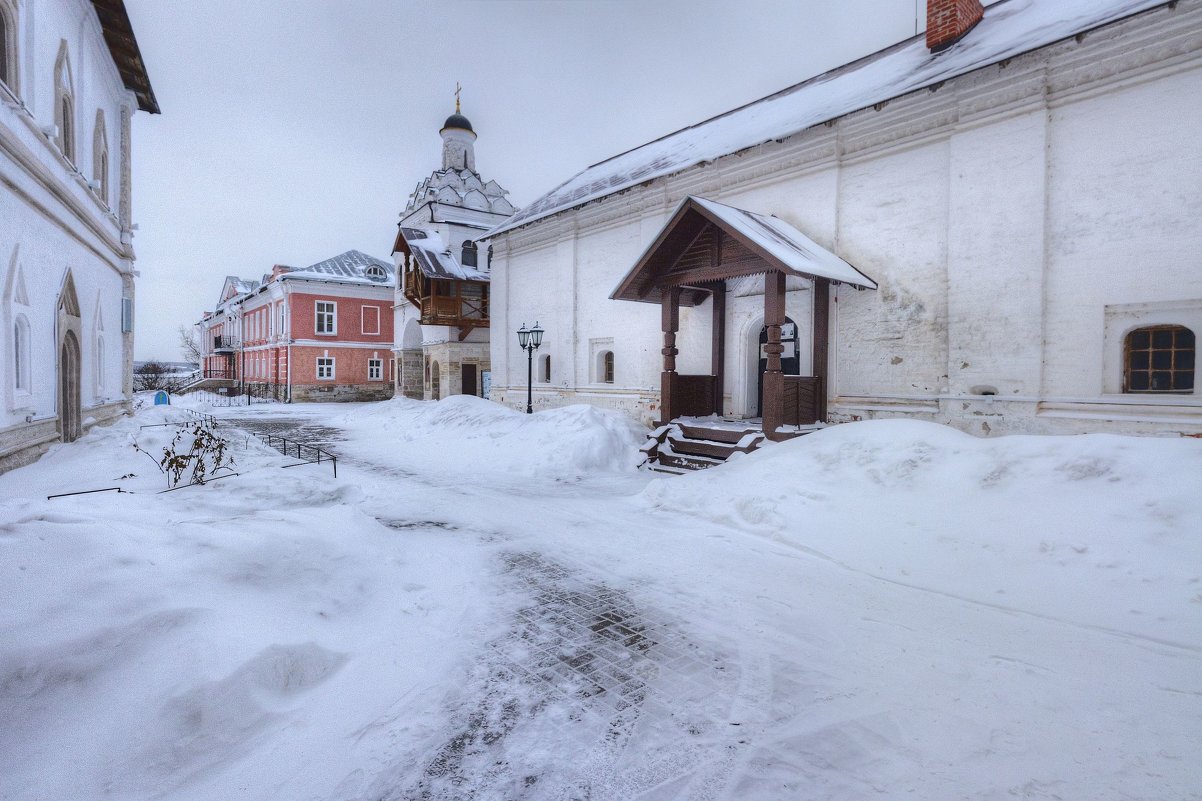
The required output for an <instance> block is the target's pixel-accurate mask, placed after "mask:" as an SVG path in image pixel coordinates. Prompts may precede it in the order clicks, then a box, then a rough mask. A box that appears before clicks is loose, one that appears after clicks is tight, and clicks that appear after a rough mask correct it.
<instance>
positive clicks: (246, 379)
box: [200, 250, 395, 401]
mask: <svg viewBox="0 0 1202 801" xmlns="http://www.w3.org/2000/svg"><path fill="white" fill-rule="evenodd" d="M394 283H395V270H394V268H393V266H392V265H391V264H389V263H388V262H386V261H383V260H382V259H376V258H373V257H371V256H368V255H366V254H363V253H360V252H359V251H357V250H350V251H347V252H346V253H343V254H341V255H339V256H335V257H333V258H330V259H326V260H325V261H321V262H318V263H317V264H314V265H311V266H309V267H304V268H294V267H284V266H281V265H277V266H275V267H273V268H272V271H271V273H270V274H269V275H264V276H263V278H262V280H260V281H247V280H244V279H240V278H237V277H235V276H229V277H227V278H226V279H225V285H224V286H223V287H222V290H221V300H220V301H219V302H218V304H217V309H216V310H215V311H213V312H211V313H207V314H206V315H205V317H204V319H203V320H202V321H201V323H200V327H201V348H202V351H203V352H204V364H203V369H204V373H205V377H206V379H208V380H207V381H206V383H207V384H209V385H210V386H227V387H231V386H238V387H244V386H246V385H248V384H249V385H252V386H253V387H254V389H255V391H257V392H266V393H269V394H272V395H274V396H275V397H277V398H279V399H280V400H287V401H293V400H295V401H322V400H331V401H352V400H384V399H387V398H390V397H392V382H393V363H392V359H391V348H392V341H393V337H392V330H393V326H392V318H393V315H392V299H393V298H392V291H393V285H394Z"/></svg>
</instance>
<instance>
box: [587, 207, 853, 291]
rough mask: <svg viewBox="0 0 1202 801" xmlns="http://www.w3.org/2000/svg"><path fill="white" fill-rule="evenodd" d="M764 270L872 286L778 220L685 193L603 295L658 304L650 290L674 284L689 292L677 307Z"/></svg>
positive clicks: (844, 263) (805, 237)
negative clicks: (714, 284) (711, 288)
mask: <svg viewBox="0 0 1202 801" xmlns="http://www.w3.org/2000/svg"><path fill="white" fill-rule="evenodd" d="M719 254H720V255H719ZM765 272H782V273H785V274H786V276H792V277H794V278H806V279H826V280H828V281H831V282H834V283H837V284H850V285H852V286H856V287H862V288H864V289H876V288H877V285H876V282H875V281H873V280H872V279H871V278H869V277H868V276H866V275H864V274H863V273H862V272H860V271H859V270H857V269H856V268H855V267H852V266H851V265H850V264H848V263H847V262H846V261H844V260H843V259H841V258H839V257H838V256H836V255H835V254H834V253H831V252H830V251H829V250H827V249H826V248H824V247H822V246H821V245H819V244H818V243H817V242H815V241H814V240H812V239H810V238H809V237H808V236H806V235H805V234H803V233H802V232H801V231H799V230H797V229H796V228H794V227H793V226H792V225H790V224H789V223H787V222H785V221H784V220H781V219H778V218H776V217H766V216H764V215H762V214H756V213H754V212H751V211H746V210H745V209H738V208H735V207H734V206H727V205H725V204H723V203H715V202H714V201H712V200H707V199H706V198H701V197H696V196H693V195H690V196H689V197H686V198H685V199H684V200H683V201H681V203H680V205H679V206H677V207H676V211H675V213H673V215H672V217H671V219H670V220H668V222H667V223H666V224H665V225H664V227H663V230H662V231H660V233H659V235H658V236H657V237H656V238H655V240H654V241H653V242H652V243H651V244H650V245H648V246H647V249H646V250H645V251H643V254H642V255H641V256H639V258H638V260H637V261H636V262H635V264H634V267H632V268H631V269H630V272H628V273H627V274H626V277H625V278H623V279H622V282H621V283H620V284H619V285H618V287H617V289H615V290H614V292H613V294H612V295H610V297H611V298H614V299H615V300H637V301H643V302H649V303H658V302H660V297H659V293H658V291H657V290H659V289H662V288H663V287H668V286H679V287H685V288H687V289H688V290H689V291H688V293H687V296H682V297H681V303H682V304H683V305H694V304H696V303H699V302H701V301H702V300H704V298H705V296H706V294H707V293H706V292H705V291H704V290H698V289H697V287H703V286H704V285H706V284H707V283H711V282H714V281H719V282H721V281H725V280H728V279H732V278H740V277H743V276H749V275H760V274H763V273H765Z"/></svg>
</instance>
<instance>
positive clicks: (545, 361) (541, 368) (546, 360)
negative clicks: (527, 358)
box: [538, 353, 551, 384]
mask: <svg viewBox="0 0 1202 801" xmlns="http://www.w3.org/2000/svg"><path fill="white" fill-rule="evenodd" d="M538 380H539V381H542V382H543V383H544V384H550V383H551V354H550V353H544V354H543V355H542V356H540V357H538Z"/></svg>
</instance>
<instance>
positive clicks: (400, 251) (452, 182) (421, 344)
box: [392, 100, 516, 400]
mask: <svg viewBox="0 0 1202 801" xmlns="http://www.w3.org/2000/svg"><path fill="white" fill-rule="evenodd" d="M439 134H440V136H441V137H442V166H441V168H440V169H437V170H435V171H434V172H433V173H432V174H431V175H430V176H429V177H427V178H425V179H423V180H422V181H421V182H420V183H419V184H418V185H417V188H416V189H414V191H413V194H411V195H410V196H409V201H408V203H407V204H406V206H405V210H404V211H403V212H402V213H401V220H400V222H399V223H398V226H397V228H398V230H397V236H396V241H395V244H394V246H393V253H392V257H393V261H394V263H395V265H396V272H397V283H396V299H395V303H394V315H395V319H394V329H395V331H396V337H397V339H396V344H395V347H394V351H393V356H394V360H395V376H396V382H395V393H396V395H397V396H401V397H407V398H415V399H419V400H420V399H425V400H431V399H432V400H438V399H439V398H445V397H447V396H448V395H460V394H467V395H477V396H481V397H484V396H486V395H487V386H488V383H489V380H490V377H491V370H492V365H491V359H490V345H489V325H490V317H491V280H490V279H491V275H490V265H489V254H488V250H487V248H486V247H485V246H483V245H481V244H480V243H479V242H478V240H479V238H480V236H481V235H482V234H483V233H485V232H486V231H488V230H489V229H490V228H494V227H496V226H497V225H498V224H500V223H501V222H503V221H504V220H505V219H506V218H508V217H509V216H510V215H512V214H513V213H514V212H515V211H516V209H515V208H514V207H513V205H512V204H510V202H509V201H508V200H507V199H506V198H505V195H506V194H507V192H506V191H505V190H504V189H502V188H501V186H500V184H498V183H497V182H496V181H492V180H489V181H485V180H484V179H483V178H482V177H481V176H480V174H479V173H478V172H477V171H476V156H475V146H474V143H475V140H476V133H475V131H474V130H473V129H472V124H471V122H470V121H469V120H468V119H467V117H465V116H463V115H462V114H461V113H460V110H459V103H458V100H457V101H456V103H455V113H454V114H452V115H451V116H450V117H448V118H447V120H446V122H445V123H444V124H443V126H442V129H441V130H440V131H439Z"/></svg>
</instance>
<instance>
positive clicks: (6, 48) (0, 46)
mask: <svg viewBox="0 0 1202 801" xmlns="http://www.w3.org/2000/svg"><path fill="white" fill-rule="evenodd" d="M14 11H15V9H13V8H12V7H11V6H10V5H9V4H8V3H5V2H4V1H3V0H0V83H2V84H4V85H5V86H7V87H8V88H9V89H11V90H13V92H14V93H15V92H16V90H17V19H16V14H15V13H14Z"/></svg>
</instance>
